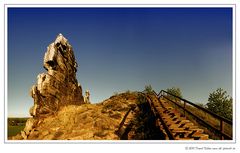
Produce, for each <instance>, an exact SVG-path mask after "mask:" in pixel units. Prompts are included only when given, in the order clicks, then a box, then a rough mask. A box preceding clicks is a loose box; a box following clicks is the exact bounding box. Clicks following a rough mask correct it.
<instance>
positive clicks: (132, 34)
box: [8, 8, 232, 116]
mask: <svg viewBox="0 0 240 153" xmlns="http://www.w3.org/2000/svg"><path fill="white" fill-rule="evenodd" d="M59 33H62V34H63V35H64V36H65V37H66V38H67V39H68V40H69V42H70V44H71V45H72V46H73V49H74V53H75V57H76V60H77V62H78V64H79V67H78V72H77V78H78V81H79V82H80V83H81V85H82V88H83V90H86V89H89V90H90V93H91V101H92V102H100V101H102V100H104V99H107V98H109V97H110V96H111V95H112V94H113V93H114V92H121V91H126V90H138V91H142V90H143V89H144V86H145V85H147V84H151V85H152V87H153V88H154V89H155V90H156V91H159V90H161V89H166V88H169V87H173V86H177V87H180V88H181V90H182V93H183V97H184V98H186V99H188V100H191V101H193V102H196V103H198V102H201V103H206V102H207V98H208V95H209V93H210V92H212V91H214V90H216V89H217V88H219V87H221V88H223V89H225V90H226V91H227V92H228V94H230V95H232V9H231V8H9V9H8V111H9V112H8V115H9V116H27V115H28V110H29V108H30V107H31V106H32V105H33V99H32V98H31V97H30V95H29V90H30V88H31V86H32V85H33V84H35V83H36V81H37V78H36V77H37V75H38V74H39V73H43V72H45V70H44V69H43V56H44V53H45V51H46V48H47V46H48V45H49V44H50V43H51V42H53V41H54V40H55V38H56V36H57V35H58V34H59Z"/></svg>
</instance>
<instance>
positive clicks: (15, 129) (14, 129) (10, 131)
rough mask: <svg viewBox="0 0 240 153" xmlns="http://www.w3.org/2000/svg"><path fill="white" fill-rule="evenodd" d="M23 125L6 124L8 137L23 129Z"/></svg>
mask: <svg viewBox="0 0 240 153" xmlns="http://www.w3.org/2000/svg"><path fill="white" fill-rule="evenodd" d="M24 127H25V125H20V126H8V137H11V136H15V135H17V134H18V133H20V132H21V131H22V130H23V129H24Z"/></svg>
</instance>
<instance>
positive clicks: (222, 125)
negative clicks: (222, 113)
mask: <svg viewBox="0 0 240 153" xmlns="http://www.w3.org/2000/svg"><path fill="white" fill-rule="evenodd" d="M220 131H221V140H224V136H223V133H224V124H223V120H220Z"/></svg>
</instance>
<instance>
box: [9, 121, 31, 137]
mask: <svg viewBox="0 0 240 153" xmlns="http://www.w3.org/2000/svg"><path fill="white" fill-rule="evenodd" d="M27 119H28V118H27V117H24V118H17V117H15V118H13V117H10V118H8V137H12V136H15V135H17V134H18V133H20V132H21V130H23V129H24V127H25V124H26V122H27Z"/></svg>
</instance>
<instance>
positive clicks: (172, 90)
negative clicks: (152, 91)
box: [166, 87, 182, 98]
mask: <svg viewBox="0 0 240 153" xmlns="http://www.w3.org/2000/svg"><path fill="white" fill-rule="evenodd" d="M166 91H167V92H168V93H170V94H173V95H175V96H178V97H180V98H182V92H181V89H180V88H178V87H172V88H168V89H166Z"/></svg>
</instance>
